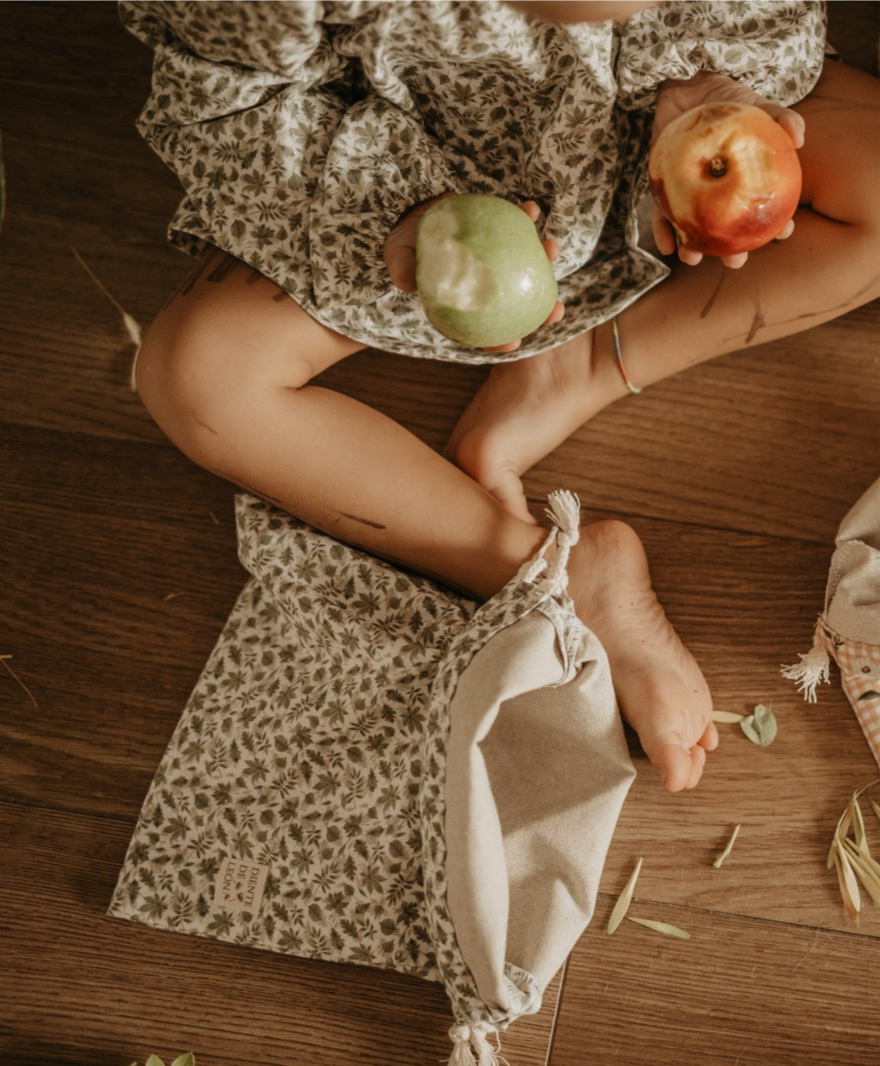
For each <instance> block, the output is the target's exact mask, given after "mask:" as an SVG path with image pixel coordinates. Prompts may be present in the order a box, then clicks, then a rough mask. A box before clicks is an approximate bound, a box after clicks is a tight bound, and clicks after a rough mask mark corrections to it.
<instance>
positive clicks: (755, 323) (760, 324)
mask: <svg viewBox="0 0 880 1066" xmlns="http://www.w3.org/2000/svg"><path fill="white" fill-rule="evenodd" d="M878 282H880V274H875V275H874V277H872V278H871V280H870V281H868V282H866V283H865V284H864V285H863V286H862V287H861V288H860V289H859V290H858V291H857V292H854V293H853V294H852V296H850V297H848V298H847V299H845V300H841V301H840V303H836V304H833V305H832V306H831V307H823V308H821V309H820V310H818V311H805V312H804V313H803V314H801V315H795V316H794V317H793V318H782V319H780V320H779V321H778V322H770V323H768V322H767V321H766V319H765V318H764V316H763V313H762V312H761V309H760V306H756V310H755V317H754V318H753V319H752V324H751V327H750V328H749V331H748V333H747V334H746V335H745V340H746V343H747V344H748V343H749V342H750V341H751V340H752V339H753V338H754V336H755V334H756V333H757V331H758V330H759V329H762V328H767V327H768V326H769V327H772V328H776V327H778V326H789V325H791V323H792V322H803V321H805V320H806V319H810V318H821V319H825V320H827V319H831V318H834V317H836V315H838V314H842V313H843V312H845V311H851V310H852V309H853V308H855V307H858V306H859V305H860V303H861V302H862V297H863V296H865V295H866V294H867V293H870V292H874V291H875V290H876V288H877V283H878ZM756 304H757V297H756ZM741 336H742V335H741V334H739V333H737V334H735V335H734V336H732V337H725V342H727V341H736V340H738V339H739V338H740V337H741Z"/></svg>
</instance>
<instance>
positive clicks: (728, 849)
mask: <svg viewBox="0 0 880 1066" xmlns="http://www.w3.org/2000/svg"><path fill="white" fill-rule="evenodd" d="M740 829H742V824H740V825H737V826H734V829H733V832H732V833H731V834H730V840H728V841H727V846H726V847H725V849H724V851H722V852H721V854H720V855H719V856H718V858H717V859H716V860H715V861H714V862H713V863H712V865H713V866H714V867H715V869H716V870H718V869H720V868H721V864H722V863H723V862H724V860H725V859H726V858H727V856H728V855H729V854H730V852H731V850H732V849H733V842H734V840H736V838H737V836H738V835H739V831H740Z"/></svg>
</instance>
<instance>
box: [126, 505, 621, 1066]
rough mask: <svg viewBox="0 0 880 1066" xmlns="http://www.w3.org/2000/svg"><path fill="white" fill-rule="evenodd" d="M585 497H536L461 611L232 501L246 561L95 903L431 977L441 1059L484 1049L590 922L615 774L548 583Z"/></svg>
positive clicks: (415, 582) (603, 705)
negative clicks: (534, 508) (484, 583)
mask: <svg viewBox="0 0 880 1066" xmlns="http://www.w3.org/2000/svg"><path fill="white" fill-rule="evenodd" d="M578 511H579V508H578V505H577V500H576V498H575V497H573V496H571V495H570V494H568V493H555V494H553V496H552V497H551V512H550V514H551V517H552V518H553V521H554V528H553V529H552V530H551V531H550V532H549V534H548V537H547V540H546V542H545V544H544V546H543V547H542V549H541V551H540V552H539V553H538V554H537V555H536V557H535V558H534V559H533V560H531V561H530V562H529V563H528V564H527V565H526V566H524V567H523V569H522V571H521V572H520V573H519V574H518V575H517V577H516V578H515V579H514V580H513V581H511V582H510V583H509V584H508V585H507V586H506V587H505V588H504V589H503V590H502V591H501V592H500V593H499V594H498V595H497V596H495V597H494V598H493V599H492V600H490V601H489V602H487V603H485V604H483V605H482V606H478V605H477V604H476V603H474V602H472V601H470V600H468V599H465V598H463V597H460V596H456V595H454V594H452V593H449V592H447V591H445V590H442V589H440V588H438V587H437V586H435V585H433V584H432V583H431V582H430V581H428V580H426V579H424V578H421V577H416V576H413V575H410V574H405V573H402V572H401V571H399V570H397V569H395V568H394V567H392V566H391V565H389V564H388V563H385V562H381V561H379V560H377V559H374V558H372V557H370V556H368V555H365V554H363V553H361V552H359V551H356V550H354V549H352V548H350V547H347V546H346V545H343V544H341V543H339V542H337V541H335V540H333V539H332V538H330V537H328V536H325V535H323V534H321V533H318V532H316V531H314V530H312V529H310V528H308V527H306V526H304V525H303V524H302V523H300V522H298V521H296V520H295V519H293V518H291V517H290V516H288V515H286V514H284V513H282V512H280V511H278V510H275V509H273V508H272V507H270V506H268V505H267V504H265V503H263V502H261V501H259V500H257V499H254V498H253V497H249V496H241V497H239V499H238V501H237V522H238V531H239V550H240V556H241V559H242V562H243V563H244V565H245V566H246V567H247V569H248V570H249V571H250V573H251V574H252V577H251V579H250V580H249V581H248V583H247V585H246V586H245V588H244V590H243V592H242V593H241V596H240V598H239V600H238V602H237V603H236V606H235V608H234V609H233V611H232V614H231V616H230V618H229V620H228V622H227V624H226V627H225V629H224V631H223V634H222V636H221V637H220V639H219V641H218V643H217V646H216V647H215V649H214V651H213V653H212V655H211V657H210V659H209V661H208V663H207V665H206V667H205V669H204V671H203V673H202V675H201V677H200V679H199V681H198V683H197V685H196V687H195V690H194V691H193V693H192V696H191V698H190V700H189V702H188V704H187V706H186V709H185V710H184V713H183V716H182V718H181V720H180V723H179V725H178V726H177V729H176V731H175V733H174V736H173V738H172V740H171V743H170V744H169V746H168V749H167V751H166V753H165V755H164V757H163V759H162V762H161V765H160V766H159V769H158V772H157V773H156V776H155V779H154V781H153V783H152V785H151V787H150V790H149V793H148V795H147V797H146V800H145V802H144V805H143V809H142V811H141V814H140V818H139V820H138V824H137V828H136V830H135V833H134V836H133V838H132V841H131V845H130V847H129V850H128V854H127V856H126V859H125V863H124V866H123V869H122V871H121V874H120V877H119V882H118V885H117V888H116V892H115V894H114V897H113V901H112V904H111V906H110V913H111V914H113V915H116V916H118V917H122V918H128V919H133V920H135V921H138V922H143V923H145V924H147V925H152V926H155V927H157V928H162V929H175V930H178V931H180V932H184V933H191V934H196V935H199V936H206V937H216V938H218V939H221V940H226V941H231V942H234V943H240V944H247V945H250V946H252V947H261V948H266V949H268V950H271V951H279V952H288V953H291V954H294V955H299V956H305V957H314V958H321V959H327V960H333V961H338V962H350V963H358V964H362V965H368V966H379V967H391V968H393V969H395V970H399V971H402V972H405V973H409V974H413V975H416V976H418V977H422V978H427V979H429V980H435V981H442V982H443V984H444V986H445V988H446V991H447V993H448V995H449V998H450V1002H451V1006H452V1011H453V1014H454V1017H455V1025H454V1026H453V1028H452V1029H451V1030H450V1037H451V1039H452V1041H453V1052H452V1059H451V1060H450V1061H451V1062H453V1063H456V1064H459V1063H463V1064H467V1063H472V1062H474V1061H475V1059H474V1056H475V1055H476V1056H477V1057H478V1059H479V1062H480V1064H483V1063H491V1062H495V1061H497V1059H496V1048H497V1043H495V1044H494V1045H493V1043H490V1037H492V1038H493V1040H494V1041H496V1042H497V1033H498V1031H499V1030H501V1029H504V1028H505V1027H506V1026H507V1025H508V1024H510V1022H512V1021H513V1020H514V1019H516V1018H517V1017H519V1016H521V1015H524V1014H528V1013H532V1012H534V1011H537V1010H538V1009H539V1007H540V1004H541V996H542V994H543V992H544V989H545V988H546V986H547V984H548V982H549V981H550V980H551V978H552V977H553V975H554V974H555V972H556V971H557V970H558V968H559V967H560V966H561V964H562V963H563V961H564V960H565V958H566V956H567V954H568V953H569V951H570V950H571V948H572V946H573V945H574V943H575V942H576V940H577V939H578V937H579V936H580V934H581V932H582V931H583V929H584V928H585V926H586V925H587V923H588V922H589V920H590V917H591V915H592V912H593V907H594V904H595V900H596V894H597V889H598V884H599V877H600V874H601V870H602V865H603V862H604V859H605V854H606V851H607V848H608V845H609V842H610V840H611V835H612V832H613V830H614V826H615V823H616V821H617V817H618V814H619V812H620V808H621V805H622V803H623V800H624V797H625V795H626V793H627V790H628V789H629V786H630V784H631V782H632V779H633V776H634V770H633V767H632V763H631V761H630V758H629V755H628V752H627V748H626V744H625V741H624V736H623V729H622V726H621V722H620V718H619V715H618V711H617V705H616V702H615V697H614V691H613V689H612V685H611V677H610V672H609V668H608V661H607V658H606V655H605V652H604V650H603V648H602V646H601V645H600V643H599V641H598V640H597V638H596V637H595V635H594V634H593V633H591V632H590V631H589V630H588V629H587V628H586V627H585V626H584V625H583V624H582V623H581V622H580V621H579V619H578V618H577V617H576V615H575V614H574V611H573V608H572V604H571V601H570V600H569V598H568V596H567V595H566V593H565V584H566V576H565V566H566V562H567V557H568V552H569V548H570V546H571V544H572V543H573V542H574V541H575V540H576V539H577V535H578V519H579V514H578ZM554 541H555V543H556V554H555V559H554V562H553V564H552V565H548V564H547V562H546V561H545V558H544V553H545V551H546V549H547V548H548V546H549V545H550V544H552V543H554Z"/></svg>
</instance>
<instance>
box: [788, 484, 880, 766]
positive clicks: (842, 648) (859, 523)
mask: <svg viewBox="0 0 880 1066" xmlns="http://www.w3.org/2000/svg"><path fill="white" fill-rule="evenodd" d="M835 545H836V547H835V550H834V554H833V555H832V556H831V567H830V570H829V573H828V584H827V587H826V589H825V608H824V610H823V612H822V614H820V615H819V618H818V620H817V622H816V628H815V630H814V633H813V647H812V649H811V650H810V651H809V652H807V653H806V654H805V655H801V656H800V662H798V663H796V664H795V665H794V666H789V667H786V668H785V669H784V670H783V675H784V676H785V677H788V678H791V679H792V680H793V681H796V682H797V683H798V687H799V688H800V689H801V691H802V692H803V694H804V698H805V699H807V700H808V701H809V702H810V703H815V702H816V687H817V685H818V684H819V682H820V681H827V680H828V679H829V677H828V675H829V666H830V661H831V659H834V661H835V662H836V663H837V665H838V667H839V669H840V681H841V684H842V686H843V691H844V692H845V693H846V695H847V698H848V699H849V701H850V703H851V704H852V708H853V710H854V711H855V713H856V717H857V718H858V720H859V725H861V727H862V731H863V732H864V734H865V739H866V740H867V741H868V745H869V746H870V748H871V751H872V753H873V755H874V758H875V759H876V761H877V765H878V766H880V479H878V480H877V481H875V482H874V484H873V485H871V487H870V488H869V489H868V490H867V491H866V492H865V493H864V495H863V496H862V497H861V498H860V499H859V501H858V502H857V503H856V505H855V506H854V507H853V509H852V510H851V511H850V512H849V513H848V514H847V515H846V517H845V518H844V520H843V521H842V522H841V523H840V528H839V529H838V531H837V537H836V540H835Z"/></svg>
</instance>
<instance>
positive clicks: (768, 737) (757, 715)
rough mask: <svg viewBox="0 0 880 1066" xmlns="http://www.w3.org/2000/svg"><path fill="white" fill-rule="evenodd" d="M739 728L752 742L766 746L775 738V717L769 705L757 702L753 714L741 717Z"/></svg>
mask: <svg viewBox="0 0 880 1066" xmlns="http://www.w3.org/2000/svg"><path fill="white" fill-rule="evenodd" d="M740 728H741V729H742V731H743V732H744V733H745V735H746V736H747V737H748V738H749V740H750V741H751V742H752V743H753V744H757V745H758V746H759V747H762V748H766V747H767V745H768V744H772V743H773V741H774V740H775V739H776V717H775V716H774V714H773V711H772V710H771V709H770V708H769V707H765V706H764V705H763V703H759V704H758V706H757V707H756V708H755V711H754V714H750V715H749V716H748V717H747V718H743V720H742V721H741V722H740Z"/></svg>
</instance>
